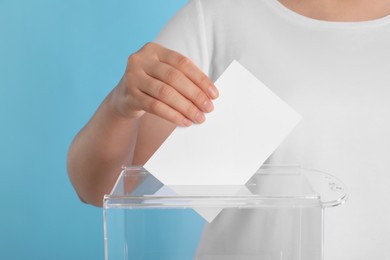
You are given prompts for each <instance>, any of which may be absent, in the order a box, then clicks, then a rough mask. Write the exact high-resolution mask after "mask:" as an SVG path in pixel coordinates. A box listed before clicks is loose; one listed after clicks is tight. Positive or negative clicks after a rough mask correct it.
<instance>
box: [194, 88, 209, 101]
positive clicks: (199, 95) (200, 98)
mask: <svg viewBox="0 0 390 260" xmlns="http://www.w3.org/2000/svg"><path fill="white" fill-rule="evenodd" d="M194 98H195V101H196V102H197V103H199V102H200V101H206V96H205V95H204V94H203V92H202V91H200V90H198V91H196V93H195V94H194Z"/></svg>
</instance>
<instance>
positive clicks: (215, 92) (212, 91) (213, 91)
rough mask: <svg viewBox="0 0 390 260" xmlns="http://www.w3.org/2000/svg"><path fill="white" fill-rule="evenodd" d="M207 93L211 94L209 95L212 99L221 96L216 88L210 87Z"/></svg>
mask: <svg viewBox="0 0 390 260" xmlns="http://www.w3.org/2000/svg"><path fill="white" fill-rule="evenodd" d="M207 91H208V92H209V94H210V96H211V97H212V98H217V97H218V96H219V93H218V90H217V88H215V87H214V86H212V87H209V89H208V90H207Z"/></svg>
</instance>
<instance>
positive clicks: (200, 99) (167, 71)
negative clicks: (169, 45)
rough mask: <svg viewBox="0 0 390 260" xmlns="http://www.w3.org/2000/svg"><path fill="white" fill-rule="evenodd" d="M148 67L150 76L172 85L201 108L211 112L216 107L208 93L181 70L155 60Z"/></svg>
mask: <svg viewBox="0 0 390 260" xmlns="http://www.w3.org/2000/svg"><path fill="white" fill-rule="evenodd" d="M148 68H149V69H148V71H146V72H147V73H148V74H149V76H151V77H153V78H155V79H158V80H160V81H162V82H164V83H166V84H167V85H170V86H172V87H173V88H174V89H175V90H176V91H178V92H179V93H180V94H181V95H183V96H184V97H186V98H187V99H188V100H189V101H191V102H192V103H193V104H194V105H196V106H197V107H198V109H199V110H201V111H203V112H211V111H212V110H213V109H214V106H213V103H212V101H211V100H210V98H209V97H208V96H207V94H206V93H204V92H203V91H202V89H200V88H199V87H198V86H197V85H195V84H194V83H193V82H192V81H191V80H189V79H188V78H187V77H186V76H185V75H184V74H183V73H182V72H180V71H179V70H177V69H175V68H174V67H172V66H170V65H168V64H166V63H161V62H158V61H156V62H154V64H152V65H151V66H149V67H148Z"/></svg>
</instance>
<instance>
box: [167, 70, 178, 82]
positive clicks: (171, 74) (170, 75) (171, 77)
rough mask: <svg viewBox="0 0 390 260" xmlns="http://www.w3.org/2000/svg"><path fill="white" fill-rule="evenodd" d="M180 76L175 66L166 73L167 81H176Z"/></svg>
mask: <svg viewBox="0 0 390 260" xmlns="http://www.w3.org/2000/svg"><path fill="white" fill-rule="evenodd" d="M179 77H180V74H179V72H177V71H176V70H175V69H173V68H170V69H168V70H167V72H166V73H165V78H166V80H167V82H175V81H177V80H178V79H179Z"/></svg>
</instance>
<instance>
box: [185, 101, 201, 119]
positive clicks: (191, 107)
mask: <svg viewBox="0 0 390 260" xmlns="http://www.w3.org/2000/svg"><path fill="white" fill-rule="evenodd" d="M184 111H185V114H186V115H188V116H189V117H190V118H195V116H196V114H197V113H198V109H196V108H195V106H194V105H192V104H187V105H186V107H185V109H184Z"/></svg>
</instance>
